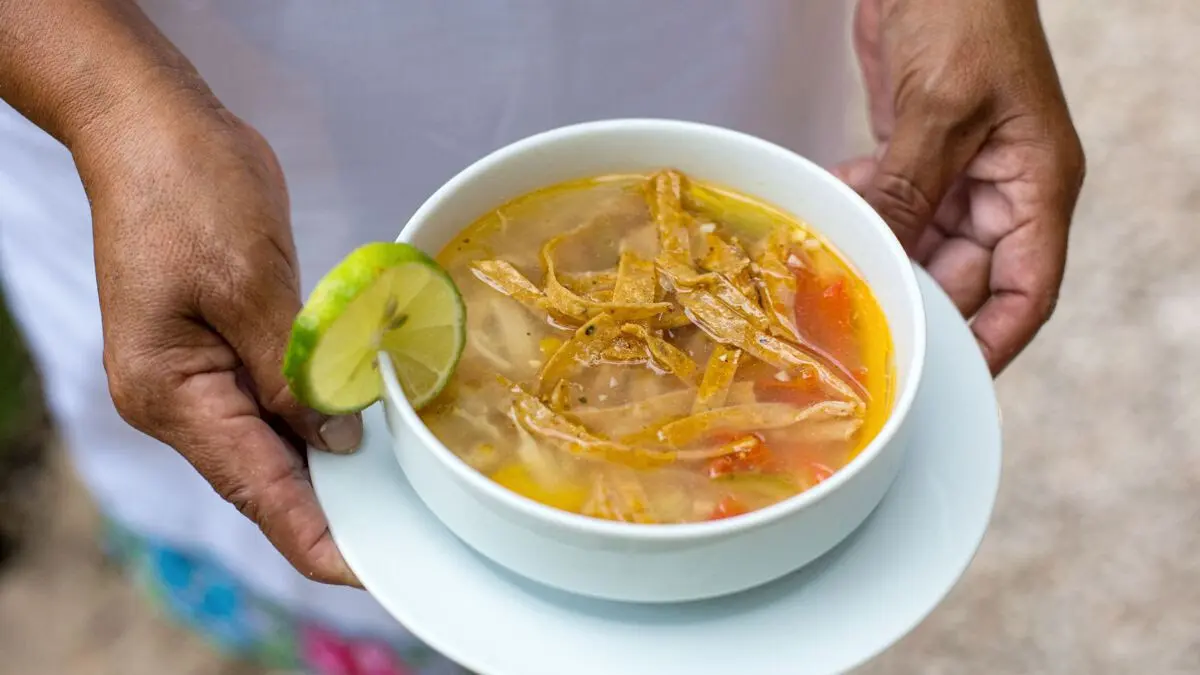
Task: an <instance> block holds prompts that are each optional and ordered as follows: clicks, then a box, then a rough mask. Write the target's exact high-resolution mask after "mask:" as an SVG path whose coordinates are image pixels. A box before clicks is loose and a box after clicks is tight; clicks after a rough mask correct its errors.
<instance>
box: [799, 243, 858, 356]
mask: <svg viewBox="0 0 1200 675" xmlns="http://www.w3.org/2000/svg"><path fill="white" fill-rule="evenodd" d="M794 272H795V275H796V308H795V309H796V327H797V328H798V329H799V330H800V334H801V335H803V336H804V338H805V339H806V340H807V341H808V342H809V343H810V344H812V345H813V346H814V347H816V348H817V349H820V350H821V351H822V352H824V353H825V355H826V356H827V357H829V358H830V359H832V360H834V361H836V362H837V363H838V364H840V365H841V366H842V367H843V368H844V369H845V370H847V371H849V372H850V373H851V374H853V375H854V376H855V377H858V376H859V372H858V371H859V369H860V365H861V364H860V359H861V357H860V355H859V353H858V350H859V345H858V339H857V336H856V335H855V333H854V298H853V296H852V295H851V289H850V287H849V282H848V281H847V280H846V278H845V277H839V278H838V279H837V280H836V281H834V282H833V283H828V282H826V281H825V280H823V279H821V278H819V277H818V276H817V274H816V273H814V272H813V271H812V270H811V269H810V268H808V267H798V268H794Z"/></svg>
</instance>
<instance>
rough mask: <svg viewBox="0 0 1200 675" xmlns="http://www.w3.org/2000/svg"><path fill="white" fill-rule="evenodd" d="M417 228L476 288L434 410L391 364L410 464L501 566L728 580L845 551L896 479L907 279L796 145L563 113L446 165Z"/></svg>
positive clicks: (652, 582)
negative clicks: (524, 134) (486, 151)
mask: <svg viewBox="0 0 1200 675" xmlns="http://www.w3.org/2000/svg"><path fill="white" fill-rule="evenodd" d="M400 240H401V241H405V242H408V243H411V244H413V245H416V246H418V247H420V248H422V249H423V250H425V251H428V252H430V253H431V254H435V253H436V257H437V260H438V261H439V263H441V265H442V266H443V267H444V268H445V269H446V270H447V272H448V273H449V274H450V276H451V277H452V278H453V280H454V281H455V283H456V285H457V286H458V287H459V289H460V291H461V293H462V296H463V300H464V303H465V306H466V309H467V345H466V347H465V349H464V351H463V356H462V358H461V360H460V362H459V364H458V367H457V368H456V370H455V373H454V375H453V377H452V378H451V380H450V382H449V384H448V385H447V387H446V389H445V390H444V391H443V392H442V394H441V395H440V396H439V397H438V398H437V399H436V400H434V401H433V402H432V403H430V404H429V405H427V406H425V407H424V408H423V409H422V410H420V411H415V410H413V408H412V407H411V406H410V405H408V403H407V401H406V400H405V399H404V396H403V393H402V391H401V388H400V386H399V385H398V383H397V382H396V380H395V377H394V373H393V372H392V370H391V368H390V367H389V366H388V364H384V367H383V368H382V369H381V371H382V372H383V375H384V380H385V389H386V392H387V393H386V395H385V401H386V408H387V413H388V421H389V425H390V428H391V430H392V434H393V436H394V440H395V443H394V448H395V454H396V458H397V460H398V462H399V464H400V466H401V467H402V469H403V471H404V473H405V475H406V476H407V478H408V480H409V481H410V482H411V484H412V486H413V488H414V490H415V492H416V493H417V494H418V495H419V497H420V498H421V500H422V501H423V502H424V503H425V505H426V506H427V507H428V508H429V510H430V511H431V512H432V513H433V514H434V515H435V516H436V517H437V518H438V519H439V520H440V521H441V522H442V523H443V524H444V525H445V526H446V527H447V528H449V529H450V531H452V532H453V533H454V534H455V535H456V536H457V537H458V538H459V539H461V540H462V541H463V542H464V543H465V544H466V545H468V546H470V547H471V548H473V549H474V550H475V551H477V552H478V553H479V554H481V555H482V556H483V557H485V558H487V559H489V560H490V561H492V562H493V563H495V564H497V565H499V566H500V567H502V568H505V569H507V570H509V571H511V572H515V573H516V574H518V575H520V576H523V577H526V578H528V579H531V580H533V581H536V582H539V583H541V584H544V585H548V586H550V587H553V588H557V589H561V590H564V591H567V592H570V593H576V594H581V595H585V596H590V597H596V598H603V599H609V600H618V601H631V602H676V601H687V600H697V599H702V598H711V597H715V596H720V595H725V594H729V593H735V592H738V591H741V590H745V589H748V588H751V587H754V586H758V585H760V584H763V583H766V582H769V581H771V580H773V579H776V578H779V577H781V576H783V575H786V574H788V573H790V572H793V571H796V570H798V569H799V568H801V567H803V566H805V565H807V564H808V563H810V562H812V561H813V560H815V559H817V558H818V557H820V556H821V555H822V554H824V553H826V552H828V551H829V550H830V549H831V548H833V547H834V546H836V545H837V544H838V543H839V542H841V541H842V540H843V539H845V538H846V537H847V536H848V535H850V534H851V533H852V532H853V531H854V529H855V528H857V527H858V526H859V525H860V524H862V522H863V521H864V520H865V519H866V518H867V517H868V516H869V514H870V513H871V511H872V510H873V509H874V508H875V507H876V506H877V505H878V504H879V502H880V500H881V499H882V498H883V496H884V494H885V493H886V491H887V489H888V487H889V486H890V484H891V483H892V481H893V479H894V477H895V476H896V473H897V471H898V469H899V467H900V465H901V461H902V459H903V456H904V449H905V446H906V444H907V442H908V439H909V437H910V435H911V434H910V429H909V425H908V423H907V420H908V412H909V409H910V407H911V405H912V402H913V399H914V396H915V393H916V390H917V387H918V385H919V383H920V379H921V372H922V368H923V363H924V354H925V333H924V331H925V318H924V309H923V305H922V301H921V296H920V293H919V291H918V288H917V282H916V278H915V276H914V273H913V269H912V266H911V264H910V262H909V259H908V257H907V256H906V255H905V252H904V251H903V249H902V248H901V246H900V244H899V243H898V241H897V240H896V238H895V237H894V236H893V234H892V233H891V232H890V231H889V229H888V228H887V226H886V225H885V223H884V222H883V221H882V220H881V219H880V218H879V216H878V215H877V214H876V213H875V212H874V211H873V210H872V209H871V208H870V207H869V206H868V205H867V204H866V203H865V202H864V201H863V200H862V199H861V198H860V197H859V196H858V195H857V194H855V193H854V192H853V191H852V190H850V189H849V188H848V187H846V186H845V185H843V184H842V183H841V182H840V181H838V180H837V179H836V178H835V177H834V176H832V175H831V174H829V173H828V172H826V171H825V170H823V169H821V168H820V167H819V166H817V165H816V164H814V163H812V162H810V161H808V160H806V159H804V158H802V157H800V156H799V155H797V154H795V153H794V152H792V151H790V150H787V149H785V148H782V147H779V146H777V145H774V144H771V143H769V142H767V141H764V140H761V139H758V138H755V137H752V136H749V135H746V134H743V133H739V132H735V131H731V130H728V129H722V128H717V127H712V126H707V125H702V124H695V123H687V122H679V121H671V120H613V121H603V122H592V123H585V124H579V125H574V126H569V127H564V128H560V129H557V130H554V131H550V132H546V133H543V134H540V135H537V136H533V137H530V138H527V139H525V140H522V141H519V142H517V143H514V144H512V145H509V146H507V147H504V148H502V149H500V150H498V151H496V152H494V153H492V154H491V155H488V156H487V157H484V158H483V159H481V160H479V161H478V162H476V163H475V164H473V165H471V166H470V167H469V168H467V169H466V170H464V171H463V172H461V173H460V174H458V175H457V176H455V177H454V178H453V179H452V180H450V181H449V182H448V183H446V184H445V185H444V186H443V187H442V188H441V189H440V190H438V191H437V192H436V193H435V194H434V195H433V196H432V197H430V198H429V200H428V201H426V203H425V204H424V205H423V206H422V207H421V208H420V209H419V210H418V212H417V213H416V214H415V215H414V216H413V217H412V219H411V220H410V221H409V222H408V224H407V225H406V226H405V228H404V229H403V231H402V233H401V235H400ZM397 564H403V563H402V562H398V563H397Z"/></svg>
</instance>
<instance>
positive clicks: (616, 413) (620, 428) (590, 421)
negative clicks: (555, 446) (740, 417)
mask: <svg viewBox="0 0 1200 675" xmlns="http://www.w3.org/2000/svg"><path fill="white" fill-rule="evenodd" d="M695 398H696V392H695V391H693V390H692V389H680V390H678V391H672V392H669V393H666V394H660V395H658V396H653V397H651V398H645V399H641V400H639V401H634V402H632V403H626V404H623V405H616V406H610V407H607V408H590V407H581V408H576V409H574V410H572V411H571V414H572V415H574V417H575V419H578V420H579V421H580V422H583V424H584V425H585V426H586V427H587V428H589V429H593V430H596V431H600V432H602V433H604V434H606V435H608V436H609V437H612V438H618V437H621V436H626V435H628V434H632V433H635V432H637V431H639V430H641V429H644V428H646V427H653V426H657V425H660V424H665V423H667V422H670V421H672V420H674V419H677V418H680V417H683V416H685V415H687V414H688V411H689V410H690V408H691V405H692V401H693V400H694V399H695Z"/></svg>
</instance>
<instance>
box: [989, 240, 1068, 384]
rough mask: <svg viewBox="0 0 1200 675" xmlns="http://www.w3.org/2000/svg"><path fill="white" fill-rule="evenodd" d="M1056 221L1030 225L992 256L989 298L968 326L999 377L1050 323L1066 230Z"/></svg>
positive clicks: (1061, 270) (1006, 241) (1065, 241)
mask: <svg viewBox="0 0 1200 675" xmlns="http://www.w3.org/2000/svg"><path fill="white" fill-rule="evenodd" d="M1057 220H1058V219H1057V218H1043V219H1037V220H1032V221H1028V222H1027V223H1026V224H1025V225H1023V226H1021V227H1020V228H1019V229H1018V230H1016V231H1015V232H1013V233H1012V234H1011V235H1009V236H1007V237H1005V238H1004V239H1002V240H1001V241H1000V243H999V244H998V245H997V246H996V249H995V251H994V252H993V260H992V274H991V279H990V287H991V297H990V298H989V299H988V301H987V302H986V304H984V306H983V308H982V309H980V310H979V314H978V315H977V316H976V317H975V320H974V321H973V322H972V324H971V330H972V331H973V332H974V333H975V337H976V339H977V340H978V341H979V345H980V348H981V349H982V350H983V353H984V356H985V357H986V358H987V362H988V366H989V367H990V368H991V369H992V372H993V373H994V374H999V373H1000V372H1001V371H1002V370H1003V369H1004V368H1005V367H1007V366H1008V364H1009V363H1011V362H1012V360H1013V359H1014V358H1016V356H1017V354H1019V353H1020V352H1021V350H1022V349H1024V348H1025V346H1026V345H1028V344H1029V342H1030V341H1032V340H1033V338H1034V336H1035V335H1037V332H1038V331H1039V330H1040V329H1041V327H1042V325H1043V324H1045V323H1046V321H1048V320H1049V319H1050V315H1051V314H1053V312H1054V306H1055V304H1056V302H1057V299H1058V288H1059V285H1060V284H1061V283H1062V275H1063V263H1064V260H1065V257H1066V247H1067V236H1066V233H1067V230H1066V226H1065V224H1063V223H1061V222H1056V221H1057Z"/></svg>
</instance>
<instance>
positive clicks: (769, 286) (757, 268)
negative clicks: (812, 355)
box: [753, 228, 804, 344]
mask: <svg viewBox="0 0 1200 675" xmlns="http://www.w3.org/2000/svg"><path fill="white" fill-rule="evenodd" d="M788 248H789V237H788V232H786V231H785V230H784V229H783V228H776V229H775V230H773V231H772V232H771V235H770V236H769V237H767V240H766V241H765V242H764V244H763V248H762V250H761V251H760V252H759V254H758V255H757V256H755V258H754V266H753V270H754V272H755V274H756V280H755V283H756V284H757V286H758V295H759V301H760V302H761V303H762V307H763V309H765V310H766V312H767V314H768V315H769V316H770V317H771V334H772V335H775V336H777V337H781V338H783V339H785V340H789V341H791V342H794V343H797V344H803V343H804V340H803V338H801V336H800V331H799V330H798V329H797V328H796V275H795V274H793V273H792V271H791V270H790V269H788V266H787V264H786V263H785V262H784V261H785V260H787V257H788Z"/></svg>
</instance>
